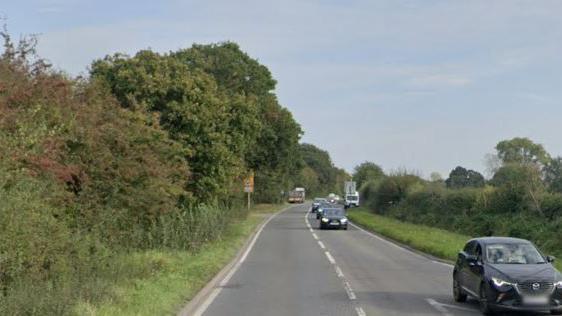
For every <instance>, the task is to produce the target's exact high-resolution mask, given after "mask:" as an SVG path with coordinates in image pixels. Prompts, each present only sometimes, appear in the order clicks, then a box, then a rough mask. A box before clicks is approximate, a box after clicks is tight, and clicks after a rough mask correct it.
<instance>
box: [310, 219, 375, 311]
mask: <svg viewBox="0 0 562 316" xmlns="http://www.w3.org/2000/svg"><path fill="white" fill-rule="evenodd" d="M309 214H310V211H308V212H307V213H306V215H305V216H304V221H305V222H306V225H307V226H309V227H310V222H309V221H308V215H309ZM310 231H311V232H312V237H314V239H316V240H317V241H318V245H319V246H320V248H322V249H324V250H325V249H326V246H325V245H324V243H323V242H322V241H320V240H319V238H318V235H316V233H314V230H312V228H311V229H310ZM324 254H325V255H326V258H328V261H330V263H331V264H332V265H333V266H334V268H335V270H336V275H337V276H338V278H339V279H341V281H342V284H343V288H344V290H345V293H346V294H347V297H348V298H349V300H350V301H355V300H356V299H357V295H355V292H354V291H353V288H352V287H351V284H349V281H347V279H346V278H345V276H344V274H343V271H342V270H341V268H340V267H339V266H338V265H337V264H336V260H335V259H334V257H333V256H332V254H331V253H330V252H329V251H327V250H326V251H324ZM355 311H356V312H357V315H358V316H366V314H365V311H363V309H362V308H361V307H355Z"/></svg>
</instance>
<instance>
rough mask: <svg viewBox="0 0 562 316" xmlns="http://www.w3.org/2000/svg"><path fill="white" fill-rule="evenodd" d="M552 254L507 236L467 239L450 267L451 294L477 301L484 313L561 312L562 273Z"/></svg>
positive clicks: (557, 313) (461, 300) (464, 299)
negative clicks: (451, 271)
mask: <svg viewBox="0 0 562 316" xmlns="http://www.w3.org/2000/svg"><path fill="white" fill-rule="evenodd" d="M553 261H554V257H550V256H544V255H543V254H542V253H541V252H540V251H539V250H537V248H536V247H535V246H534V245H533V244H532V243H531V242H530V241H527V240H524V239H518V238H508V237H483V238H475V239H472V240H469V241H468V243H467V244H466V246H465V247H464V249H463V251H461V252H460V253H459V255H458V259H457V262H456V264H455V268H454V270H453V296H454V298H455V301H457V302H464V301H466V299H467V296H468V295H469V296H471V297H474V298H476V299H478V300H479V302H480V310H481V311H482V313H483V314H484V315H492V314H494V312H496V311H529V312H544V311H546V312H548V311H550V312H551V313H552V314H554V315H560V314H562V305H561V304H562V275H561V274H560V272H558V271H557V270H556V269H555V268H554V267H553V266H552V262H553Z"/></svg>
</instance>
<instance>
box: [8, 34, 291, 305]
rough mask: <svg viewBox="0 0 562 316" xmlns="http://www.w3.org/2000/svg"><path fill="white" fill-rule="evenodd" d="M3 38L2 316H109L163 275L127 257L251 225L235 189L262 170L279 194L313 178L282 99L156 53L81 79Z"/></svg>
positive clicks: (111, 60)
mask: <svg viewBox="0 0 562 316" xmlns="http://www.w3.org/2000/svg"><path fill="white" fill-rule="evenodd" d="M2 35H3V36H4V39H5V47H4V51H3V53H2V55H1V56H0V146H1V147H2V155H0V199H1V200H2V203H1V204H0V314H2V315H20V314H22V315H31V314H47V315H49V314H57V315H64V314H69V313H72V311H73V308H74V305H75V304H76V302H77V301H83V302H88V304H98V303H99V302H100V301H103V300H104V299H107V298H108V297H112V296H114V295H115V293H114V292H113V290H112V287H111V284H112V283H114V282H117V281H118V280H122V279H127V278H135V277H138V276H142V275H146V274H147V273H148V274H150V273H151V272H150V269H147V270H149V272H146V271H145V270H144V268H142V269H140V270H137V269H136V268H135V267H134V266H129V265H128V263H126V262H122V261H121V260H122V258H123V256H124V255H126V254H127V253H129V252H142V251H147V250H154V249H158V250H164V249H166V250H189V251H196V250H199V249H201V247H202V246H204V245H206V244H207V243H209V242H211V241H214V240H219V239H220V238H221V237H222V236H223V234H224V233H225V232H226V231H228V227H229V224H230V223H231V222H232V221H235V220H236V219H237V218H244V217H245V216H246V211H245V210H244V209H243V208H241V207H240V201H239V199H238V198H237V197H238V196H239V195H240V189H238V191H237V190H236V188H237V187H239V186H240V185H239V182H241V181H240V180H241V176H243V175H245V173H246V171H247V170H248V169H249V168H256V169H257V170H259V171H260V172H259V173H258V175H264V174H267V177H266V178H265V179H263V181H264V182H265V183H267V184H271V185H270V187H275V191H276V192H279V191H278V188H284V187H288V186H289V185H288V184H287V183H288V182H289V181H290V179H291V177H292V176H293V174H296V173H298V172H299V171H300V168H301V166H302V165H301V164H300V161H299V160H298V159H296V160H295V159H293V158H294V157H295V156H296V157H298V155H295V153H298V146H299V145H298V138H299V137H300V133H301V131H300V127H299V126H298V124H297V123H296V122H295V121H294V120H293V118H292V115H291V113H290V112H289V111H287V110H286V109H284V108H282V107H281V106H280V105H279V104H278V103H277V101H276V99H275V96H274V95H273V94H271V93H269V92H268V93H267V94H264V95H260V97H259V98H258V97H257V96H256V95H246V94H244V93H242V92H240V93H234V92H233V91H229V90H227V89H226V88H224V87H222V86H220V85H218V84H217V82H216V80H215V78H214V76H213V75H212V74H209V73H206V72H205V71H203V69H201V68H197V67H192V66H190V65H189V63H188V62H186V61H182V60H180V59H178V58H175V57H173V58H172V57H170V55H159V54H155V53H153V52H150V51H141V52H139V53H138V54H137V55H136V56H135V57H133V58H128V57H125V56H122V55H114V56H112V57H107V58H106V59H104V60H101V61H97V62H95V63H94V66H93V70H92V73H93V76H92V78H88V79H70V78H67V77H66V76H65V75H63V74H61V73H58V72H56V71H53V70H51V69H50V68H49V66H48V64H47V63H46V62H45V61H43V60H42V59H40V58H38V57H36V56H34V43H35V42H34V41H33V40H31V41H29V40H26V39H23V40H22V41H21V42H20V43H19V44H17V45H16V44H13V43H12V42H11V40H10V38H9V36H8V35H7V34H6V33H3V34H2ZM213 49H215V48H213ZM216 49H218V48H216ZM219 64H220V63H219ZM260 80H261V79H260ZM244 82H246V79H244ZM260 84H261V83H260ZM260 84H257V83H256V85H255V88H251V89H253V90H256V89H258V88H257V87H258V86H260ZM242 85H243V86H244V85H245V84H242ZM270 85H271V83H269V84H266V85H265V86H263V87H262V88H260V89H268V88H267V87H268V86H270ZM252 87H253V86H252ZM248 89H250V88H248ZM266 116H267V119H265V117H266ZM264 135H266V136H265V137H268V138H267V141H264V142H263V143H260V139H261V138H262V137H264ZM258 144H261V145H264V144H266V145H267V146H269V147H267V146H265V145H264V146H262V147H260V146H261V145H258ZM270 151H272V152H273V153H270ZM264 152H266V153H267V154H268V156H263V157H262V156H259V155H258V154H259V153H264ZM255 153H258V154H255ZM252 155H256V156H252ZM258 158H259V159H258ZM265 162H267V165H265V166H262V163H265ZM262 170H265V172H262ZM267 172H269V173H267ZM257 179H259V180H258V181H262V178H259V177H257ZM264 187H267V186H266V185H264ZM201 202H205V203H201Z"/></svg>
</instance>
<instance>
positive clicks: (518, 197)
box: [490, 163, 544, 213]
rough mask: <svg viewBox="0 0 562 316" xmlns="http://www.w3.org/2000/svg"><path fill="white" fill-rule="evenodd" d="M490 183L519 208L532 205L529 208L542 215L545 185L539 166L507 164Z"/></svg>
mask: <svg viewBox="0 0 562 316" xmlns="http://www.w3.org/2000/svg"><path fill="white" fill-rule="evenodd" d="M490 183H491V184H492V185H494V186H496V187H498V188H499V193H500V194H503V195H504V196H505V197H506V198H505V200H511V201H510V202H511V203H512V204H514V205H516V206H517V207H519V208H521V209H525V207H526V205H525V204H527V205H530V207H529V208H531V209H533V210H535V211H538V212H539V213H542V210H541V206H540V196H541V195H542V193H544V184H543V181H542V179H541V170H540V168H539V166H536V165H529V164H520V163H512V164H507V165H505V166H503V167H501V168H500V169H499V170H498V172H496V174H495V175H494V177H493V178H492V180H491V181H490ZM514 201H520V202H519V203H515V202H514ZM512 211H515V210H512Z"/></svg>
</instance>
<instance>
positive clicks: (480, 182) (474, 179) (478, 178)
mask: <svg viewBox="0 0 562 316" xmlns="http://www.w3.org/2000/svg"><path fill="white" fill-rule="evenodd" d="M445 184H446V185H447V187H448V188H452V189H459V188H465V187H474V188H479V187H483V186H484V184H485V180H484V176H483V175H481V174H480V173H479V172H477V171H474V170H467V169H465V168H463V167H461V166H458V167H456V168H455V169H453V170H452V171H451V173H450V174H449V178H447V180H445Z"/></svg>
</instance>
